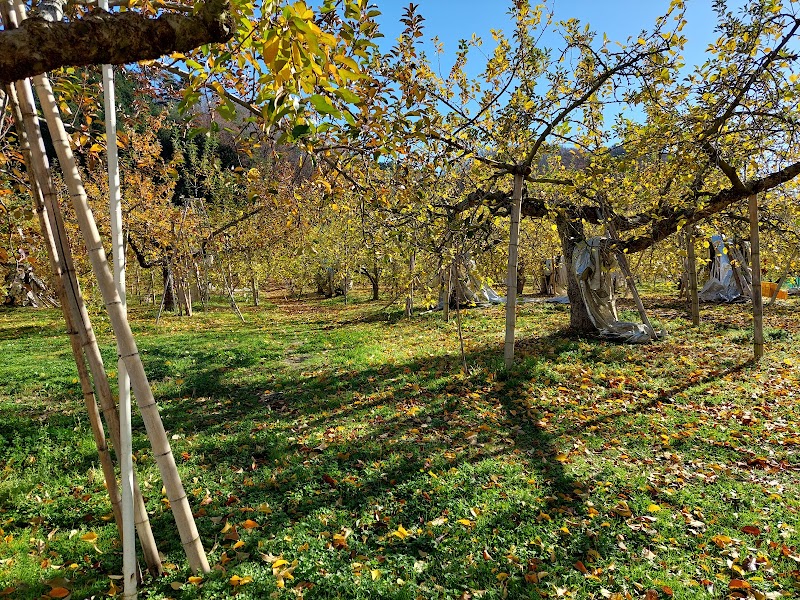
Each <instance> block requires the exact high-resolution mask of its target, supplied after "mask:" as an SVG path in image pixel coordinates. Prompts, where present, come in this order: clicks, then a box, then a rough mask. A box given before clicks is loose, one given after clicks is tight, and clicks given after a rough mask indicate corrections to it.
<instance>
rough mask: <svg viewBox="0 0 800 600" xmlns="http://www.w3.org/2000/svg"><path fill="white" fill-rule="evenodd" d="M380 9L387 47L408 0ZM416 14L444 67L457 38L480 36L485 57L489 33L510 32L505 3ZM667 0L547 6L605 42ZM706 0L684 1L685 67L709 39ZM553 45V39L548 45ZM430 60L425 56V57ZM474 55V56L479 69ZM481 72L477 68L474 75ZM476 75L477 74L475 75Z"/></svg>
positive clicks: (442, 6)
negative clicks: (440, 51) (439, 45)
mask: <svg viewBox="0 0 800 600" xmlns="http://www.w3.org/2000/svg"><path fill="white" fill-rule="evenodd" d="M376 4H377V5H378V8H379V9H380V10H381V11H382V13H383V14H382V15H381V17H379V21H380V25H381V30H382V31H383V33H384V35H385V36H386V39H384V40H382V42H381V45H382V46H383V47H384V49H388V48H389V47H391V45H392V43H393V41H394V40H395V39H396V37H397V36H398V35H399V33H400V32H401V31H402V28H403V25H402V24H401V23H400V21H399V20H400V17H401V16H402V14H403V10H404V8H405V7H406V6H408V4H409V0H376ZM414 4H418V5H419V9H418V12H419V14H421V15H422V16H423V17H425V22H424V24H425V39H426V40H428V39H430V38H432V37H433V36H438V37H439V38H440V39H441V40H442V41H443V42H444V44H445V55H444V57H442V67H443V68H445V69H447V68H449V67H450V65H451V64H452V62H453V56H454V54H455V51H456V48H457V44H458V40H459V39H469V38H470V37H471V36H472V34H473V33H476V34H477V35H478V36H479V37H481V38H483V40H484V44H485V47H486V51H487V53H490V52H491V48H493V46H492V38H491V35H490V30H491V29H502V30H503V31H505V32H506V33H510V32H511V30H512V21H511V18H510V17H509V15H508V8H509V6H510V5H511V1H510V0H416V1H415V2H414ZM669 4H670V1H669V0H550V1H549V2H548V5H549V6H551V7H553V8H554V9H555V14H556V19H557V20H565V19H569V18H573V17H574V18H577V19H579V20H580V21H582V22H583V23H589V24H590V26H591V28H592V29H593V30H595V31H597V32H598V33H602V32H605V33H607V34H608V37H609V39H611V40H614V41H625V39H626V38H628V37H631V36H633V37H634V39H635V38H636V37H638V34H639V32H641V31H642V30H643V29H649V28H652V26H653V25H654V23H655V20H656V18H657V17H658V16H659V15H661V14H663V13H665V12H666V11H667V9H668V8H669ZM711 4H712V2H711V0H689V2H688V10H687V21H688V24H687V26H686V28H685V29H684V31H683V33H684V35H685V36H686V37H687V39H688V45H687V49H686V53H685V57H686V63H687V65H693V64H700V63H702V62H704V60H705V56H704V53H705V49H706V47H707V46H708V44H709V42H711V41H713V39H714V38H715V35H714V31H713V29H714V23H715V15H714V13H713V11H712V10H711ZM547 43H548V44H549V45H555V44H556V43H557V40H556V39H555V38H553V37H550V38H549V41H548V42H547ZM429 56H430V54H429ZM477 58H478V57H474V58H473V60H475V62H476V64H475V65H474V68H477V67H478V64H477V63H478V62H480V61H478V60H477ZM479 70H480V69H479V68H478V71H479ZM476 72H477V71H476Z"/></svg>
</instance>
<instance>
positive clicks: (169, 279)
mask: <svg viewBox="0 0 800 600" xmlns="http://www.w3.org/2000/svg"><path fill="white" fill-rule="evenodd" d="M161 279H162V281H163V282H164V296H163V298H164V300H163V302H162V308H163V309H164V310H166V311H169V312H174V311H175V273H174V272H173V270H172V265H171V264H170V263H169V262H166V263H164V265H163V266H162V267H161Z"/></svg>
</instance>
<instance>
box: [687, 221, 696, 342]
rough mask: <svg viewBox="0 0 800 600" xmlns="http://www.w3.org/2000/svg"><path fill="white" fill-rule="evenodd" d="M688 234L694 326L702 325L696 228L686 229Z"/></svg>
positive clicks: (690, 299) (690, 294)
mask: <svg viewBox="0 0 800 600" xmlns="http://www.w3.org/2000/svg"><path fill="white" fill-rule="evenodd" d="M684 231H685V233H686V257H687V261H688V263H689V264H688V267H687V270H688V272H689V304H690V307H691V315H692V325H693V326H695V327H697V326H698V325H700V298H699V297H698V295H697V257H696V256H695V248H694V238H695V236H694V227H692V226H687V227H685V228H684Z"/></svg>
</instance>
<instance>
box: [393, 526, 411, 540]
mask: <svg viewBox="0 0 800 600" xmlns="http://www.w3.org/2000/svg"><path fill="white" fill-rule="evenodd" d="M391 535H394V536H396V537H399V538H400V539H401V540H404V539H406V538H407V537H408V536H409V535H411V532H410V531H408V530H407V529H406V528H405V527H403V526H402V525H398V526H397V530H395V531H393V532H392V533H391Z"/></svg>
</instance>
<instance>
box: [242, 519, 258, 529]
mask: <svg viewBox="0 0 800 600" xmlns="http://www.w3.org/2000/svg"><path fill="white" fill-rule="evenodd" d="M242 527H244V528H245V529H256V528H257V527H261V526H260V525H259V524H258V523H256V522H255V521H253V520H252V519H247V520H246V521H245V522H244V523H242Z"/></svg>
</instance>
